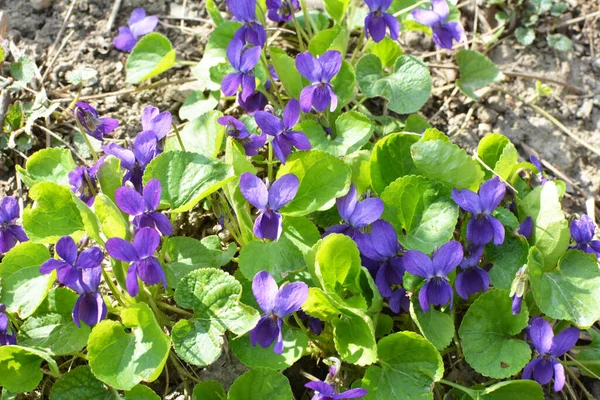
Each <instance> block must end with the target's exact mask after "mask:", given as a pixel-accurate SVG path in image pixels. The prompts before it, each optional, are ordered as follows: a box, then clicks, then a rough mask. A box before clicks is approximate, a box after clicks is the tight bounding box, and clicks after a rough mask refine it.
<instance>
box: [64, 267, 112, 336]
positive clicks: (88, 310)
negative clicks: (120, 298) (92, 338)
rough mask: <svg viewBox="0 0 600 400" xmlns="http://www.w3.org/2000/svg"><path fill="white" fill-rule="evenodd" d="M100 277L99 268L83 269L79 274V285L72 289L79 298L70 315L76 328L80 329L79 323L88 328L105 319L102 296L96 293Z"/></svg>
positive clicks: (100, 269)
mask: <svg viewBox="0 0 600 400" xmlns="http://www.w3.org/2000/svg"><path fill="white" fill-rule="evenodd" d="M101 276H102V268H101V267H99V266H98V267H94V268H87V269H84V270H83V271H82V273H81V280H80V285H79V287H77V288H76V289H74V290H75V291H76V292H77V293H78V294H79V297H78V298H77V302H76V303H75V307H73V312H72V313H71V316H72V317H73V321H74V322H75V325H77V326H78V327H81V325H80V321H83V322H84V323H85V324H86V325H88V326H94V325H97V324H98V323H100V321H102V320H103V319H104V318H106V313H107V312H108V309H107V308H106V303H104V299H103V298H102V295H101V294H100V293H99V292H98V287H99V286H100V277H101ZM72 289H73V288H72Z"/></svg>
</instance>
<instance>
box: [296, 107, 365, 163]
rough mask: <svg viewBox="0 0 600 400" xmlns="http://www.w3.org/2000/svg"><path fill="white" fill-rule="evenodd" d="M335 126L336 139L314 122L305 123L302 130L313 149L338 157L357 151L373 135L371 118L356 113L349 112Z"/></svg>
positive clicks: (339, 118) (341, 116)
mask: <svg viewBox="0 0 600 400" xmlns="http://www.w3.org/2000/svg"><path fill="white" fill-rule="evenodd" d="M335 126H336V134H335V138H332V137H331V136H330V135H327V134H326V133H325V131H324V130H323V128H322V127H321V124H319V123H318V122H316V121H314V120H306V121H304V122H303V123H302V124H301V129H300V130H301V131H303V132H304V133H306V135H307V136H308V138H309V139H310V142H311V143H312V146H313V149H315V150H322V151H325V152H327V153H330V154H333V155H334V156H337V157H341V156H345V155H347V154H351V153H353V152H355V151H357V150H358V149H360V148H361V147H362V146H363V145H364V144H365V143H367V142H368V141H369V139H370V138H371V136H372V134H373V125H372V124H371V121H370V120H369V118H367V117H366V116H365V115H363V114H361V113H359V112H356V111H348V112H345V113H343V114H342V115H340V116H339V117H338V118H337V119H336V121H335Z"/></svg>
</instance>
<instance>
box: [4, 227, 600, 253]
mask: <svg viewBox="0 0 600 400" xmlns="http://www.w3.org/2000/svg"><path fill="white" fill-rule="evenodd" d="M6 230H7V231H9V232H10V233H12V234H13V236H14V237H15V238H16V239H17V240H18V241H19V242H27V241H28V240H29V238H28V237H27V234H26V233H25V230H23V227H22V226H19V225H8V226H7V227H6ZM594 242H598V241H597V240H594V241H593V242H592V243H590V246H592V248H593V247H594Z"/></svg>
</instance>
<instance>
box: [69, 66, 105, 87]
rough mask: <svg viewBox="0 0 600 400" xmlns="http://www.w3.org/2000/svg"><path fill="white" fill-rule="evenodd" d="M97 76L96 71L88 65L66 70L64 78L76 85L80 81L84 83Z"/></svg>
mask: <svg viewBox="0 0 600 400" xmlns="http://www.w3.org/2000/svg"><path fill="white" fill-rule="evenodd" d="M97 76H98V71H96V70H95V69H94V68H90V67H78V68H76V69H74V70H71V71H68V72H67V73H66V74H65V78H67V82H69V83H70V84H72V85H78V84H80V83H85V82H87V81H90V80H92V79H94V78H96V77H97Z"/></svg>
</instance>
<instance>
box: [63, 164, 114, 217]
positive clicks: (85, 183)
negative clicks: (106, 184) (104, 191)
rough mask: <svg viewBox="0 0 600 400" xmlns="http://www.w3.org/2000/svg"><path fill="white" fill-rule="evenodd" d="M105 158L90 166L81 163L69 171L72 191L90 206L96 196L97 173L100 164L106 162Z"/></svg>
mask: <svg viewBox="0 0 600 400" xmlns="http://www.w3.org/2000/svg"><path fill="white" fill-rule="evenodd" d="M104 159H105V157H102V158H100V159H99V160H98V161H96V162H95V163H94V165H92V166H91V167H89V168H88V167H86V166H84V165H80V166H78V167H76V168H75V169H74V170H73V171H71V172H69V184H70V185H71V191H72V192H73V193H75V195H76V196H77V197H78V198H79V199H80V200H81V201H83V202H84V203H85V204H87V205H88V206H89V207H91V206H92V205H93V204H94V199H95V198H96V185H97V181H96V174H97V173H98V169H100V166H101V165H102V164H103V163H104Z"/></svg>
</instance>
